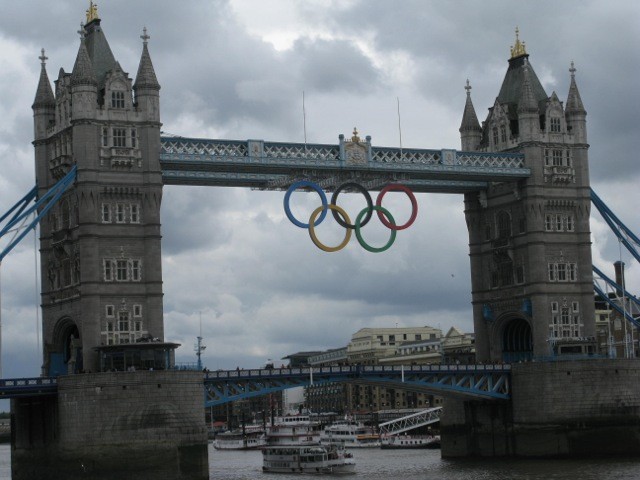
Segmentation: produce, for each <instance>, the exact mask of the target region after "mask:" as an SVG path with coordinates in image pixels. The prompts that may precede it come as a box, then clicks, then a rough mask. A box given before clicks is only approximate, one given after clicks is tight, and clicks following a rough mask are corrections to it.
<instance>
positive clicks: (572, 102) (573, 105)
mask: <svg viewBox="0 0 640 480" xmlns="http://www.w3.org/2000/svg"><path fill="white" fill-rule="evenodd" d="M569 72H571V85H569V95H568V96H567V107H566V109H565V111H566V112H567V113H587V112H586V110H585V109H584V105H583V103H582V98H580V92H579V91H578V86H577V85H576V68H575V67H574V65H573V62H571V68H570V69H569Z"/></svg>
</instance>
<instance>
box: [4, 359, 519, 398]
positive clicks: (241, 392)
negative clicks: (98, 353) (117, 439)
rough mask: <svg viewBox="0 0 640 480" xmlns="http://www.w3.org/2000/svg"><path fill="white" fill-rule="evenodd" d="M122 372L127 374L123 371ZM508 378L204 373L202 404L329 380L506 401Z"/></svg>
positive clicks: (14, 387)
mask: <svg viewBox="0 0 640 480" xmlns="http://www.w3.org/2000/svg"><path fill="white" fill-rule="evenodd" d="M122 374H123V375H126V372H122ZM79 375H82V374H79ZM93 375H99V374H93ZM510 380H511V365H406V366H405V365H398V366H396V365H394V366H379V365H375V366H373V365H372V366H368V365H365V366H359V365H352V366H336V367H318V368H309V367H306V368H275V369H255V370H253V369H251V370H218V371H215V372H205V373H204V374H203V386H204V393H205V398H204V401H205V406H214V405H221V404H224V403H228V402H232V401H234V400H240V399H243V398H250V397H257V396H260V395H265V394H268V393H273V392H277V391H281V390H286V389H288V388H294V387H305V386H309V385H321V384H324V383H331V382H350V383H361V384H368V385H379V386H384V387H394V388H404V389H409V390H413V391H419V392H425V393H432V394H434V395H441V396H457V397H475V398H484V399H489V400H507V399H509V398H510V383H511V382H510ZM57 391H58V385H57V378H55V377H34V378H12V379H2V380H0V399H3V398H19V397H33V396H39V395H55V394H56V393H57Z"/></svg>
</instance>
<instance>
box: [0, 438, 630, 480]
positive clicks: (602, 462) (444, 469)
mask: <svg viewBox="0 0 640 480" xmlns="http://www.w3.org/2000/svg"><path fill="white" fill-rule="evenodd" d="M352 453H353V456H354V458H355V461H356V473H355V474H353V475H350V476H349V477H348V478H354V479H355V478H367V479H368V480H389V479H392V480H434V479H437V480H637V479H640V458H639V459H584V460H492V459H486V460H473V461H470V460H456V461H451V460H442V459H441V458H440V450H380V449H378V448H365V449H354V450H352ZM209 467H210V479H211V480H255V479H256V478H265V479H266V480H276V479H277V480H288V479H299V478H301V476H300V475H296V474H293V475H288V474H271V473H262V469H261V467H262V454H261V453H260V452H259V451H248V452H237V451H224V452H220V451H217V450H214V449H213V448H212V447H211V446H210V447H209ZM303 477H306V475H303ZM52 478H55V477H52ZM10 479H11V447H10V446H9V445H7V444H2V445H0V480H10ZM119 480H121V479H119Z"/></svg>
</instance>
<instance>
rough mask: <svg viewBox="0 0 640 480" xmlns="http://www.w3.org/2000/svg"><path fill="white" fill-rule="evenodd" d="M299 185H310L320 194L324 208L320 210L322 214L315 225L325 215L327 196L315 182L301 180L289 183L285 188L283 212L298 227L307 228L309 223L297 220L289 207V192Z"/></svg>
mask: <svg viewBox="0 0 640 480" xmlns="http://www.w3.org/2000/svg"><path fill="white" fill-rule="evenodd" d="M300 187H310V188H312V189H314V190H315V191H316V192H318V195H320V200H321V201H322V207H323V208H324V210H322V214H321V215H320V218H319V219H318V223H316V224H315V225H314V226H316V227H317V226H318V225H320V223H321V222H322V221H323V220H324V217H326V216H327V196H326V195H325V194H324V190H322V188H320V185H318V184H317V183H313V182H307V181H306V180H301V181H299V182H295V183H294V184H293V185H291V186H290V187H289V189H288V190H287V193H286V194H285V195H284V213H285V214H286V215H287V218H288V219H289V220H291V223H293V224H294V225H297V226H298V227H300V228H309V224H308V223H302V222H300V221H298V219H297V218H296V217H294V216H293V213H291V208H289V198H290V197H291V194H292V193H293V192H294V191H295V190H297V189H298V188H300Z"/></svg>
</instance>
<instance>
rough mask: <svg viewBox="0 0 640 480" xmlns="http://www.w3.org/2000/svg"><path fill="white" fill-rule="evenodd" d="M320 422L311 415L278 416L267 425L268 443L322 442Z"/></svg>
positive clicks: (310, 443)
mask: <svg viewBox="0 0 640 480" xmlns="http://www.w3.org/2000/svg"><path fill="white" fill-rule="evenodd" d="M320 431H321V425H320V422H319V421H317V420H316V419H312V418H311V417H310V416H309V415H287V416H284V417H276V419H275V422H274V424H273V425H271V426H268V427H267V434H266V443H267V445H269V446H279V445H313V444H318V443H320Z"/></svg>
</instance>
